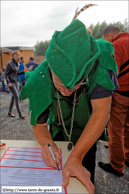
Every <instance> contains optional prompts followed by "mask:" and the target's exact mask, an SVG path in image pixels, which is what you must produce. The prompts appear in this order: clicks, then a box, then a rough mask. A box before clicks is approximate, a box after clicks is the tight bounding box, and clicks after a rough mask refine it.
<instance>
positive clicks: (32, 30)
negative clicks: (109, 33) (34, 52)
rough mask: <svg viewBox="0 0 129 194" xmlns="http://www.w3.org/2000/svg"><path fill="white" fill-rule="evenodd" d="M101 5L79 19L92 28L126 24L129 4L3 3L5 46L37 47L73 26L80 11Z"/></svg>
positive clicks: (2, 18) (76, 2)
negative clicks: (40, 42) (100, 25)
mask: <svg viewBox="0 0 129 194" xmlns="http://www.w3.org/2000/svg"><path fill="white" fill-rule="evenodd" d="M89 3H92V4H97V6H93V7H90V8H88V9H87V10H85V11H83V12H82V13H81V14H80V15H79V16H78V19H79V20H81V21H82V22H83V23H84V24H85V25H86V27H87V28H88V27H89V26H90V24H94V25H95V24H97V23H98V22H100V23H101V22H103V21H106V22H107V23H110V22H117V21H121V22H123V21H124V20H125V19H126V18H128V15H129V13H128V0H123V1H116V0H115V1H111V0H109V1H96V0H94V1H92V0H91V1H10V0H8V1H6V0H2V1H1V46H2V47H4V46H34V45H35V44H36V43H37V41H42V40H43V41H45V40H50V39H51V37H52V35H53V33H54V31H55V30H58V31H61V30H63V29H64V28H65V27H66V26H67V25H69V24H70V23H71V21H72V18H73V16H74V13H75V10H76V9H77V7H78V8H79V10H80V9H81V8H82V7H83V6H84V5H86V4H89Z"/></svg>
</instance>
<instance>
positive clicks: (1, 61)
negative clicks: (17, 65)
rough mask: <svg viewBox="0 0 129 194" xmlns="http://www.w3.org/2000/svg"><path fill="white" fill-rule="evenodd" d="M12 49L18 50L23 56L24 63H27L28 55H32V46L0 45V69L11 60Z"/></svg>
mask: <svg viewBox="0 0 129 194" xmlns="http://www.w3.org/2000/svg"><path fill="white" fill-rule="evenodd" d="M14 50H18V51H19V52H20V56H21V57H24V59H25V62H24V64H26V63H28V60H29V57H34V47H1V48H0V71H1V69H2V68H3V67H6V64H7V63H8V62H9V61H10V60H11V53H12V52H13V51H14Z"/></svg>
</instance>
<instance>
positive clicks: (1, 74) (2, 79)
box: [0, 57, 39, 101]
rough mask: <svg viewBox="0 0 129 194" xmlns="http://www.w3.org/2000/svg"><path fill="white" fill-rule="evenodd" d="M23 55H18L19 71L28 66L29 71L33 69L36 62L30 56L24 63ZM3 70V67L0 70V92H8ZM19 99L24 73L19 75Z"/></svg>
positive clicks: (23, 82) (23, 83) (36, 65)
mask: <svg viewBox="0 0 129 194" xmlns="http://www.w3.org/2000/svg"><path fill="white" fill-rule="evenodd" d="M24 61H25V60H24V57H20V61H19V72H21V71H23V70H24V69H27V68H29V71H33V70H34V69H35V68H36V67H38V65H39V64H38V63H36V62H34V58H33V57H30V58H29V60H28V63H26V64H24ZM5 70H6V68H5V67H3V68H2V70H1V72H0V82H1V92H2V93H10V89H9V87H8V86H7V82H6V79H5ZM18 77H19V100H20V101H21V99H20V91H21V88H22V86H24V85H25V74H22V75H19V76H18Z"/></svg>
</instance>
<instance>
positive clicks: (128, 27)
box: [89, 19, 129, 39]
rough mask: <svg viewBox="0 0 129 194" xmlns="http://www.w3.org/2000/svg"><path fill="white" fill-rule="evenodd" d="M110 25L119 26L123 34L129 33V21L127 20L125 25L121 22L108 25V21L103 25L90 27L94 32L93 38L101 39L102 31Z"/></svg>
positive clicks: (98, 24)
mask: <svg viewBox="0 0 129 194" xmlns="http://www.w3.org/2000/svg"><path fill="white" fill-rule="evenodd" d="M108 25H117V26H118V27H119V28H120V29H121V30H122V32H129V23H128V20H127V19H125V20H124V22H123V23H121V22H120V21H118V22H114V23H109V24H108V23H107V22H106V21H104V22H102V23H101V24H100V23H99V22H98V23H97V24H96V25H93V24H91V25H90V26H89V28H90V29H91V30H92V32H93V37H94V38H95V39H98V38H101V36H102V31H103V30H104V28H106V27H107V26H108Z"/></svg>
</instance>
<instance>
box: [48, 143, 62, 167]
mask: <svg viewBox="0 0 129 194" xmlns="http://www.w3.org/2000/svg"><path fill="white" fill-rule="evenodd" d="M48 148H49V151H50V152H51V155H52V158H53V160H54V161H55V162H56V158H55V155H54V153H53V151H52V148H51V146H50V144H48ZM57 169H58V171H60V169H59V166H58V164H57Z"/></svg>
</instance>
